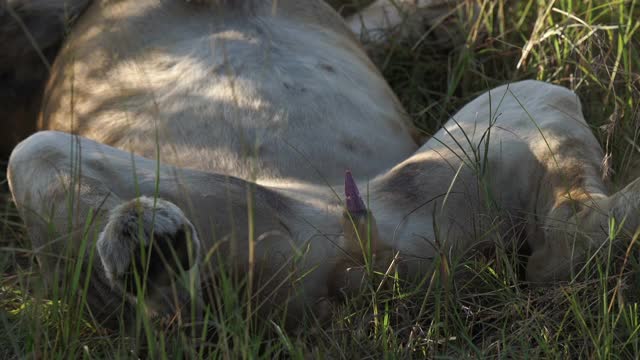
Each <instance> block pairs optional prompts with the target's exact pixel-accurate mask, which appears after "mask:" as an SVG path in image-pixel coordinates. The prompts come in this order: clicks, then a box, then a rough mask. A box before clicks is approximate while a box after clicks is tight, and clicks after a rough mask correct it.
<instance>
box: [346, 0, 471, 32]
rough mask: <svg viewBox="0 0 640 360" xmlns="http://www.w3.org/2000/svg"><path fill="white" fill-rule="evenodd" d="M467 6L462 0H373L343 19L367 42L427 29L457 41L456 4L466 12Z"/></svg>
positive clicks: (468, 10)
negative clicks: (373, 0)
mask: <svg viewBox="0 0 640 360" xmlns="http://www.w3.org/2000/svg"><path fill="white" fill-rule="evenodd" d="M466 6H468V4H466V3H465V2H464V1H462V0H417V1H416V0H376V1H375V2H373V4H371V5H369V6H367V7H366V8H364V9H362V10H361V11H360V12H358V13H356V14H354V15H352V16H350V17H349V18H347V19H346V20H347V25H348V26H349V28H351V30H352V31H353V32H354V33H355V34H356V35H358V36H359V37H360V39H362V40H366V41H373V42H382V41H385V40H386V39H387V37H388V36H389V35H392V34H400V35H401V36H403V35H407V34H411V33H417V32H418V31H419V30H420V29H428V30H429V31H430V32H434V35H435V37H436V38H438V39H439V40H442V41H443V42H444V41H451V40H453V39H457V40H456V42H460V41H461V36H460V32H459V29H457V24H455V21H452V20H453V19H454V16H455V15H456V9H457V8H459V7H465V8H463V10H465V12H466V13H469V12H470V9H467V8H466ZM470 6H471V7H476V6H477V5H476V4H471V5H470Z"/></svg>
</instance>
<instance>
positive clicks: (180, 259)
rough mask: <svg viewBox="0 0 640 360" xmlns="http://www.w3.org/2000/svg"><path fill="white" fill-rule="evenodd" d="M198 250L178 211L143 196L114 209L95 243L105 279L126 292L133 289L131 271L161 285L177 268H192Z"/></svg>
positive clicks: (191, 230)
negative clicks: (121, 287)
mask: <svg viewBox="0 0 640 360" xmlns="http://www.w3.org/2000/svg"><path fill="white" fill-rule="evenodd" d="M199 247H200V246H199V240H198V237H197V234H196V230H195V227H194V226H193V224H191V222H190V221H189V220H188V219H187V218H186V217H185V215H184V213H183V212H182V210H180V208H178V207H177V206H176V205H174V204H173V203H171V202H169V201H166V200H162V199H153V198H150V197H146V196H141V197H138V198H135V199H133V200H131V201H128V202H126V203H124V204H121V205H119V206H117V207H115V208H113V209H112V210H111V211H110V214H109V218H108V221H107V224H106V226H105V227H104V230H103V231H102V233H100V236H99V238H98V242H97V249H98V255H99V257H100V260H101V261H102V265H103V268H104V271H105V275H106V278H107V279H108V280H109V282H111V284H112V286H114V285H116V286H117V285H120V286H123V287H124V288H125V291H127V292H129V291H132V290H133V289H135V287H133V288H132V286H134V285H135V283H134V282H133V280H134V277H133V276H131V275H133V272H134V271H136V272H137V274H138V276H140V277H142V276H143V275H144V274H146V277H145V278H147V279H148V281H150V282H153V283H161V284H162V283H164V282H166V281H167V280H170V279H171V275H172V274H174V273H176V272H177V271H179V268H181V269H183V270H187V269H189V268H191V267H193V265H194V264H195V262H196V259H197V258H198V253H199Z"/></svg>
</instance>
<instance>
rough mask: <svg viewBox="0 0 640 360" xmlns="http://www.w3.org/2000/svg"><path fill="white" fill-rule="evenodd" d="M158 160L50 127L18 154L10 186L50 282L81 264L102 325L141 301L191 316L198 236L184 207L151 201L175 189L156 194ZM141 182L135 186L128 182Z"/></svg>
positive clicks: (154, 309)
mask: <svg viewBox="0 0 640 360" xmlns="http://www.w3.org/2000/svg"><path fill="white" fill-rule="evenodd" d="M132 164H135V166H133V165H132ZM153 164H154V162H153V161H150V160H147V159H143V158H140V157H132V155H131V154H128V153H126V152H123V151H119V150H117V149H114V148H111V147H109V146H106V145H102V144H98V143H95V142H92V141H89V140H86V139H82V138H80V137H75V136H72V135H69V134H64V133H59V132H53V131H44V132H40V133H36V134H34V135H32V136H31V137H29V138H27V139H26V140H25V141H23V142H22V143H20V144H19V145H18V146H17V147H16V149H15V150H14V151H13V153H12V155H11V158H10V161H9V166H8V168H9V169H8V170H9V171H8V179H9V184H10V188H11V192H12V195H13V198H14V201H15V203H16V205H17V207H18V209H19V211H20V213H21V216H22V218H23V220H24V222H25V225H26V228H27V232H28V235H29V237H30V239H31V242H32V245H33V248H34V253H35V254H36V256H37V258H38V262H39V265H40V267H41V269H42V273H43V274H45V280H47V282H46V283H47V285H48V286H49V287H57V288H58V289H60V286H69V279H70V277H69V276H65V275H64V274H70V273H73V271H74V270H73V269H78V268H82V276H81V278H80V279H81V283H82V284H84V282H85V279H89V281H88V288H87V289H86V292H87V293H86V295H87V305H88V307H89V309H90V310H91V312H92V314H93V315H94V316H95V317H96V318H97V319H98V320H100V321H102V320H105V319H106V320H113V319H114V316H113V315H114V314H119V313H121V312H122V306H123V305H124V306H125V307H126V308H132V306H134V305H135V304H136V303H137V300H138V299H140V298H143V299H144V300H145V304H146V309H147V310H149V314H151V315H159V316H172V315H175V314H176V313H177V314H178V315H184V311H181V310H184V309H186V308H185V307H184V304H185V302H186V301H187V300H188V299H190V298H193V296H194V295H197V294H194V291H193V286H191V287H189V286H186V285H182V283H180V281H181V280H183V278H187V277H188V278H194V277H197V267H196V262H197V258H198V252H199V248H200V245H199V240H198V235H197V233H196V230H195V227H194V226H193V224H192V223H191V222H190V221H189V220H188V219H187V217H186V216H185V215H184V213H183V211H182V210H181V209H180V208H179V207H178V206H176V205H175V204H173V203H171V202H170V201H167V200H163V199H160V198H157V197H154V195H158V196H163V197H164V196H170V197H172V198H177V194H172V193H171V190H169V191H167V189H166V188H164V187H162V186H161V187H160V190H159V194H158V192H157V191H155V190H153V188H155V185H154V183H155V181H151V182H150V181H149V179H154V178H155V175H154V174H155V173H156V170H157V169H156V166H154V165H153ZM134 169H135V170H134ZM163 170H164V166H160V172H163ZM161 176H162V175H161ZM134 179H137V180H138V181H139V184H138V186H137V188H136V187H134V186H133V185H128V184H132V181H133V180H134ZM139 194H147V196H140V195H139ZM126 199H132V200H129V201H127V200H126ZM79 265H80V267H78V266H79ZM195 281H197V279H196V280H193V279H191V285H193V283H194V282H195ZM50 290H51V289H50ZM140 291H143V292H142V293H140ZM139 295H142V297H140V296H139ZM194 300H195V299H194ZM179 310H180V311H179ZM125 315H130V314H125ZM117 316H118V315H116V317H117ZM180 318H181V317H178V319H180Z"/></svg>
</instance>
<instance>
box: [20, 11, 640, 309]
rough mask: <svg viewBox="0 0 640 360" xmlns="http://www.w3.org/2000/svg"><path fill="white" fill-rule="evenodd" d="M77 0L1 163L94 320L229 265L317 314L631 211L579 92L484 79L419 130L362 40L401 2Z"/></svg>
mask: <svg viewBox="0 0 640 360" xmlns="http://www.w3.org/2000/svg"><path fill="white" fill-rule="evenodd" d="M11 3H12V1H9V4H11ZM33 3H34V4H36V5H34V6H37V4H38V2H33ZM41 3H42V4H44V3H46V4H47V5H48V6H54V7H55V5H56V4H58V3H56V2H54V1H42V2H41ZM62 3H63V2H62V1H60V3H59V4H58V5H59V6H62V5H61V4H62ZM65 3H66V2H65ZM72 3H73V2H72ZM399 3H400V4H404V5H406V6H409V8H408V9H410V6H418V7H422V8H421V10H429V6H433V7H434V8H439V9H442V7H440V6H443V5H442V4H443V3H445V2H443V1H432V2H429V1H424V2H422V1H420V2H413V1H404V2H402V1H401V2H399ZM75 5H77V6H76V7H74V8H76V9H79V10H78V12H77V13H74V16H75V17H76V18H77V19H76V21H75V24H74V25H73V27H72V28H71V30H70V32H69V34H68V36H67V37H66V38H65V39H64V43H63V46H62V48H61V50H60V52H59V53H58V54H57V56H56V57H55V62H54V63H53V64H52V65H51V71H50V75H49V76H48V80H47V85H46V89H45V90H44V93H43V101H42V106H41V108H40V110H39V119H38V129H39V130H40V131H39V132H37V133H35V134H33V135H31V136H30V137H28V138H27V139H25V140H24V141H22V142H21V143H20V144H19V145H17V146H16V147H15V149H14V150H13V152H12V154H11V157H10V160H9V165H8V180H9V185H10V189H11V194H12V196H13V199H14V201H15V204H16V206H17V207H18V209H19V211H20V214H21V216H22V219H23V220H24V223H25V225H26V228H27V230H28V235H29V237H30V239H31V242H32V244H33V249H34V251H35V252H36V254H37V256H38V262H39V265H40V266H41V269H42V273H43V274H45V276H48V277H49V278H50V279H49V281H50V284H51V286H56V283H55V280H56V279H57V280H60V279H61V277H62V275H60V274H62V273H63V269H64V268H65V267H66V266H68V264H69V263H70V262H73V263H76V262H81V263H82V269H83V272H84V274H86V275H87V276H90V279H91V281H90V282H89V289H88V293H87V296H88V300H87V303H88V305H89V308H90V311H91V312H92V313H93V314H94V316H95V317H96V318H97V319H101V318H108V317H109V316H111V315H112V314H115V313H117V314H121V313H123V312H124V313H126V312H127V311H121V310H118V309H121V307H122V306H129V305H134V304H136V303H137V302H138V301H139V299H143V302H144V306H145V309H147V311H148V312H149V314H152V315H154V316H176V315H177V316H178V318H181V319H183V320H184V321H187V320H186V318H188V315H189V311H187V310H185V309H188V308H189V306H186V304H188V303H195V304H197V306H198V307H201V306H205V305H204V302H203V300H202V299H203V294H202V289H201V288H202V286H201V284H204V283H206V282H207V278H210V277H211V276H213V275H212V273H215V271H216V269H219V268H220V267H221V266H232V267H234V268H236V269H239V270H240V271H241V272H244V273H246V274H247V276H248V277H249V280H248V286H249V287H255V288H256V289H257V290H256V292H259V291H260V289H262V293H261V298H262V300H261V301H262V302H261V303H262V304H266V305H264V306H262V310H263V311H275V310H277V309H285V308H286V312H287V315H289V318H290V319H292V320H293V321H295V320H296V319H298V318H299V316H300V315H301V314H306V313H310V314H313V315H314V316H317V317H319V318H323V317H326V316H328V310H327V302H331V301H332V299H335V298H337V297H339V296H340V294H345V293H346V294H349V293H353V292H357V291H358V289H360V286H361V284H362V281H364V280H363V279H365V278H366V275H367V273H368V272H371V271H372V269H374V270H375V271H377V272H381V273H385V274H387V275H389V274H390V273H391V272H393V273H397V274H398V276H399V277H400V278H402V279H404V280H407V281H417V280H419V279H422V278H425V277H428V276H429V274H431V273H432V272H433V271H434V269H433V267H434V264H435V262H436V259H437V258H438V257H439V256H443V255H442V254H446V256H466V255H468V254H469V253H471V252H472V250H473V249H474V248H476V247H478V246H481V245H482V244H483V243H485V242H487V241H498V240H500V241H510V242H524V243H527V244H528V246H529V247H530V248H531V255H530V257H529V259H528V261H527V265H526V279H527V280H528V281H530V282H532V283H539V284H544V283H549V282H553V281H560V280H567V279H569V278H571V276H572V275H573V274H574V273H575V272H576V271H577V270H578V269H579V266H580V264H582V263H583V262H585V261H586V260H587V257H588V256H589V254H591V253H592V252H593V251H596V250H597V249H598V248H599V247H601V246H602V245H603V244H605V243H606V242H607V241H609V233H608V231H607V230H608V224H609V220H610V218H612V217H613V218H615V219H618V220H619V221H620V222H622V223H623V224H624V229H625V230H627V231H630V232H632V231H635V229H636V227H637V226H638V221H637V218H638V217H637V205H638V204H639V201H640V199H639V198H638V194H639V193H640V192H639V191H638V189H637V187H638V186H640V185H639V184H640V183H638V181H634V182H632V183H631V184H629V185H628V186H627V187H626V188H624V189H622V190H620V191H619V192H617V193H614V194H610V193H609V191H608V188H607V186H606V184H605V183H604V181H603V180H602V178H601V175H600V173H601V163H602V159H603V152H602V149H601V147H600V145H599V143H598V141H597V140H596V139H595V137H594V135H593V134H592V132H591V131H590V129H589V127H588V126H587V123H586V121H585V119H584V116H583V114H582V111H581V105H580V101H579V99H578V97H577V96H576V94H575V93H573V92H572V91H570V90H569V89H566V88H563V87H560V86H557V85H553V84H549V83H545V82H540V81H533V80H525V81H520V82H515V83H511V84H506V85H503V86H500V87H497V88H494V89H491V90H488V91H487V92H486V93H484V94H482V95H480V96H478V97H477V98H476V99H475V100H473V101H471V102H470V103H469V104H467V105H465V106H464V107H463V108H462V109H460V111H458V112H457V113H456V114H455V115H453V116H452V117H451V119H450V120H449V121H448V122H446V123H445V124H444V126H443V127H442V129H440V130H439V131H438V132H437V133H436V134H434V135H433V136H432V137H431V138H429V139H428V140H427V141H426V142H424V143H423V142H422V139H421V136H420V134H419V132H418V131H417V130H416V129H415V127H414V126H413V125H412V122H411V119H410V118H409V116H408V115H407V113H406V112H405V110H404V109H403V107H402V105H401V103H400V102H399V100H398V99H397V97H396V96H395V95H394V93H393V91H392V90H391V89H390V87H389V86H388V84H387V83H386V81H385V80H384V78H383V77H382V75H381V74H380V72H379V71H378V69H377V68H376V67H375V66H374V64H373V63H372V62H371V60H370V59H369V58H368V56H367V54H366V53H365V51H364V50H363V47H362V46H361V44H360V43H359V40H358V37H359V36H369V37H372V38H374V41H385V39H384V36H382V35H379V34H383V33H384V32H375V31H373V32H369V31H368V27H369V24H375V27H376V29H378V28H386V27H392V26H396V25H397V24H398V21H399V19H400V17H399V16H398V14H399V11H401V10H402V7H395V6H390V5H392V4H391V2H390V1H377V2H375V3H374V4H371V5H370V7H368V8H366V9H364V10H363V12H361V13H359V14H355V15H353V17H351V18H349V19H347V20H346V21H345V20H344V19H343V18H341V17H340V16H339V15H338V14H337V13H336V12H335V11H334V10H333V9H332V8H330V7H329V6H328V5H326V4H325V3H324V2H322V1H319V0H306V1H300V0H226V1H223V0H218V1H212V0H209V1H207V0H202V1H191V2H190V1H183V0H182V1H181V0H162V1H161V0H119V1H109V0H104V1H94V2H88V1H84V2H81V1H78V2H77V3H76V4H75ZM445 5H447V6H456V4H452V3H451V2H448V3H447V4H445ZM85 8H86V9H85ZM410 10H411V9H410ZM25 11H26V10H25ZM394 11H396V13H393V12H394ZM434 11H435V10H434ZM389 12H391V15H392V16H389ZM427 12H428V11H427ZM498 217H501V218H505V219H509V221H502V222H500V221H496V218H498ZM623 219H624V221H622V220H623ZM488 231H495V233H496V234H504V237H503V238H502V239H493V238H491V239H490V240H487V239H488V238H487V237H486V236H485V234H486V233H487V232H488ZM514 231H518V233H521V234H524V236H513V235H512V234H514ZM509 234H511V235H509ZM365 280H366V279H365ZM264 289H268V291H266V290H264ZM141 291H142V292H143V295H142V296H140V292H141ZM123 303H124V304H123ZM129 311H133V310H131V309H130V310H129Z"/></svg>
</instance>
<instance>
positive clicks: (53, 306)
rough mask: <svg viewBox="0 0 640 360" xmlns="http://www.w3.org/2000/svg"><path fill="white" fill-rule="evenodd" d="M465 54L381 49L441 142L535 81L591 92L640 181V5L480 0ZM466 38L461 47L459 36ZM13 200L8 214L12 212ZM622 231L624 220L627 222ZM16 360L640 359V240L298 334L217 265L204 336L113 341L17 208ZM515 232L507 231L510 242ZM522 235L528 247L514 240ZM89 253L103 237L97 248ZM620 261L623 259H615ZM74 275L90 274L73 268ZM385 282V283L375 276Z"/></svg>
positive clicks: (368, 292)
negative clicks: (560, 280) (44, 279)
mask: <svg viewBox="0 0 640 360" xmlns="http://www.w3.org/2000/svg"><path fill="white" fill-rule="evenodd" d="M477 4H478V7H477V12H476V13H475V14H473V16H471V14H469V13H462V12H460V13H459V14H458V16H461V17H464V18H463V19H461V20H462V21H461V23H462V24H464V25H463V26H464V29H463V30H464V31H462V32H461V34H463V35H462V36H463V37H464V39H463V41H461V42H460V45H456V46H455V47H453V48H451V46H450V44H451V43H452V42H450V41H446V42H444V43H443V42H442V41H441V38H438V37H437V36H435V35H437V34H440V33H439V32H438V31H431V30H432V29H430V28H425V29H424V31H422V32H419V33H415V34H412V35H411V36H409V37H408V38H404V37H403V38H394V37H391V38H390V39H389V41H387V42H386V43H384V44H383V45H381V46H368V47H367V48H368V50H369V52H370V55H371V56H372V58H373V59H374V61H375V62H376V63H377V64H378V66H379V67H380V69H381V70H382V72H383V74H384V76H385V78H386V79H387V80H388V81H389V82H390V84H391V85H392V87H393V88H394V90H395V92H396V93H397V94H398V96H399V97H400V99H401V101H402V102H403V104H404V105H405V107H406V109H407V110H408V111H409V113H410V114H411V115H412V117H413V119H414V120H415V123H416V125H418V126H419V127H420V128H421V129H422V130H423V131H424V134H425V136H428V135H429V134H432V133H434V132H435V131H436V130H437V129H438V128H439V127H440V126H441V125H442V124H443V123H444V122H445V121H446V120H447V119H448V117H449V115H451V114H453V113H454V112H455V111H456V110H457V109H459V108H460V107H461V106H462V105H463V104H465V103H466V102H468V101H469V100H470V99H472V98H473V97H475V96H476V95H478V94H479V93H481V92H483V91H485V90H487V89H488V88H490V87H494V86H496V85H499V84H503V83H505V82H508V81H514V80H519V79H525V78H535V79H539V80H544V81H548V82H552V83H556V84H560V85H564V86H566V87H569V88H571V89H573V90H575V91H576V92H577V93H578V94H579V96H580V98H581V101H582V104H583V110H584V113H585V116H586V118H587V120H588V122H589V124H590V125H591V126H592V130H593V132H594V134H596V136H597V138H598V139H599V140H600V141H601V143H602V146H603V148H604V149H605V152H606V158H605V162H604V164H603V176H605V177H607V178H608V179H610V180H611V181H612V183H613V184H614V187H616V186H622V185H624V184H625V183H626V182H628V181H629V180H630V179H632V178H635V177H637V176H639V175H640V171H638V169H640V161H639V160H640V159H639V156H638V150H640V147H639V145H638V143H639V141H638V140H639V139H638V138H639V137H640V107H639V106H638V102H639V101H640V35H639V31H640V30H639V29H640V1H637V0H627V1H596V0H556V1H551V0H537V1H536V0H524V1H515V0H513V1H509V0H479V1H478V2H477ZM453 36H458V35H453ZM5 203H6V204H8V202H5ZM610 227H611V229H613V230H612V231H613V232H615V229H616V227H617V224H615V223H612V224H611V226H610ZM0 231H1V232H2V233H1V234H0V236H1V240H0V242H1V243H0V244H1V246H2V250H3V251H2V252H0V270H2V273H3V277H2V282H1V283H0V309H1V310H0V358H8V359H9V358H25V357H26V358H87V359H89V358H135V357H146V356H148V357H152V358H181V357H186V358H208V357H216V358H217V357H219V358H233V359H235V358H277V357H290V358H347V359H352V358H376V359H377V358H436V357H450V358H466V357H477V358H483V357H501V358H502V357H504V358H511V357H515V358H525V357H526V358H558V357H560V358H565V357H571V358H581V357H586V358H609V357H616V358H637V357H638V356H639V354H640V334H639V332H640V313H639V312H640V305H639V303H640V286H639V285H640V277H639V276H638V270H640V269H639V268H640V263H639V258H638V254H637V252H638V251H637V245H636V243H637V242H636V241H635V240H636V239H635V238H634V239H632V241H631V242H630V243H629V244H630V245H629V247H628V248H627V249H625V251H624V252H623V254H622V255H621V256H618V255H617V253H616V252H614V251H613V249H611V251H604V252H602V253H603V254H604V255H599V256H597V257H595V258H594V259H593V260H592V261H591V262H590V263H589V266H588V267H587V268H586V269H585V274H583V275H582V276H580V277H579V278H578V279H576V280H574V281H572V282H571V283H569V284H562V285H557V286H554V287H549V288H530V287H528V286H527V285H526V284H524V283H523V281H522V278H521V276H519V274H520V273H521V260H522V259H520V258H519V256H518V254H517V251H514V250H513V249H509V248H508V247H506V245H505V246H504V247H503V246H501V245H500V244H498V245H497V246H496V249H493V250H494V251H491V252H488V254H487V255H486V256H484V257H483V256H480V255H478V256H476V257H474V258H473V259H464V260H460V259H449V258H447V257H446V256H444V254H443V256H441V257H440V259H437V260H436V261H437V262H438V266H437V268H438V269H440V271H437V272H435V273H434V274H432V275H430V277H429V278H428V279H425V283H428V285H425V286H422V287H413V288H411V287H409V288H407V287H406V286H402V285H401V283H400V281H399V280H398V281H387V283H386V286H385V287H384V288H383V289H378V288H377V287H376V286H371V287H365V288H363V290H362V292H361V293H360V294H358V295H356V296H351V297H349V298H348V299H347V300H346V301H345V303H344V304H342V305H338V306H335V308H334V309H333V311H334V313H333V316H332V320H331V321H330V322H329V323H328V324H323V325H322V326H320V325H319V324H317V322H315V321H314V320H313V319H307V320H305V321H306V322H305V323H304V325H303V326H302V327H301V329H300V330H298V331H296V332H293V333H292V332H287V331H286V330H285V329H284V322H283V319H282V314H280V313H274V314H270V315H265V316H260V317H258V316H248V315H247V314H252V311H251V309H250V308H248V306H250V305H249V304H250V302H249V303H248V302H247V301H246V283H244V282H243V281H244V280H242V279H239V278H238V277H237V276H236V275H237V274H234V273H233V272H231V271H230V270H229V269H226V268H224V267H221V268H220V269H215V270H216V271H215V272H216V273H217V274H218V276H217V277H216V278H215V279H214V281H213V283H212V285H211V286H214V287H215V288H216V291H215V293H214V294H213V298H214V300H215V305H216V306H215V310H214V311H210V312H208V313H207V314H205V316H204V319H205V320H204V321H205V323H206V324H210V325H211V328H213V329H215V333H214V332H207V330H206V329H207V328H209V327H208V326H205V329H204V330H203V333H202V334H200V335H199V336H186V335H185V334H184V333H182V332H176V331H173V330H171V328H170V327H163V326H161V324H160V326H159V325H158V324H151V323H150V321H148V320H149V319H139V320H138V326H137V330H136V331H134V333H133V334H126V335H127V336H122V335H123V334H122V333H119V332H117V331H108V330H105V329H103V328H101V327H100V326H96V324H95V323H94V322H93V321H92V320H91V318H90V317H88V316H86V314H85V312H82V311H79V310H80V309H82V307H83V306H82V302H83V298H82V296H81V295H80V297H79V296H78V295H77V294H78V293H80V294H82V293H83V292H82V291H79V292H78V291H76V290H77V289H80V290H82V289H83V288H86V286H87V284H86V282H84V280H85V279H83V278H82V277H81V276H76V277H73V276H72V277H70V279H72V280H69V281H67V282H66V284H65V286H64V287H63V288H61V289H59V290H58V292H56V293H55V294H53V295H51V294H50V293H47V294H43V293H41V292H40V289H41V288H42V286H41V284H40V283H39V282H40V280H39V277H38V276H37V274H36V273H37V268H35V267H34V259H33V258H32V254H31V253H30V252H29V250H25V249H30V246H29V243H28V240H27V239H26V238H25V236H24V235H23V231H22V228H21V225H20V222H19V220H18V218H17V216H16V214H15V211H14V210H13V208H12V207H11V206H10V205H7V206H5V207H4V211H3V222H2V226H0ZM501 235H504V234H494V236H495V238H499V237H501ZM511 236H514V235H511ZM86 241H87V243H91V241H93V239H91V238H87V239H86ZM605 250H608V249H605ZM69 271H70V273H71V274H77V272H74V269H73V268H72V269H69ZM374 276H375V275H374Z"/></svg>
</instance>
